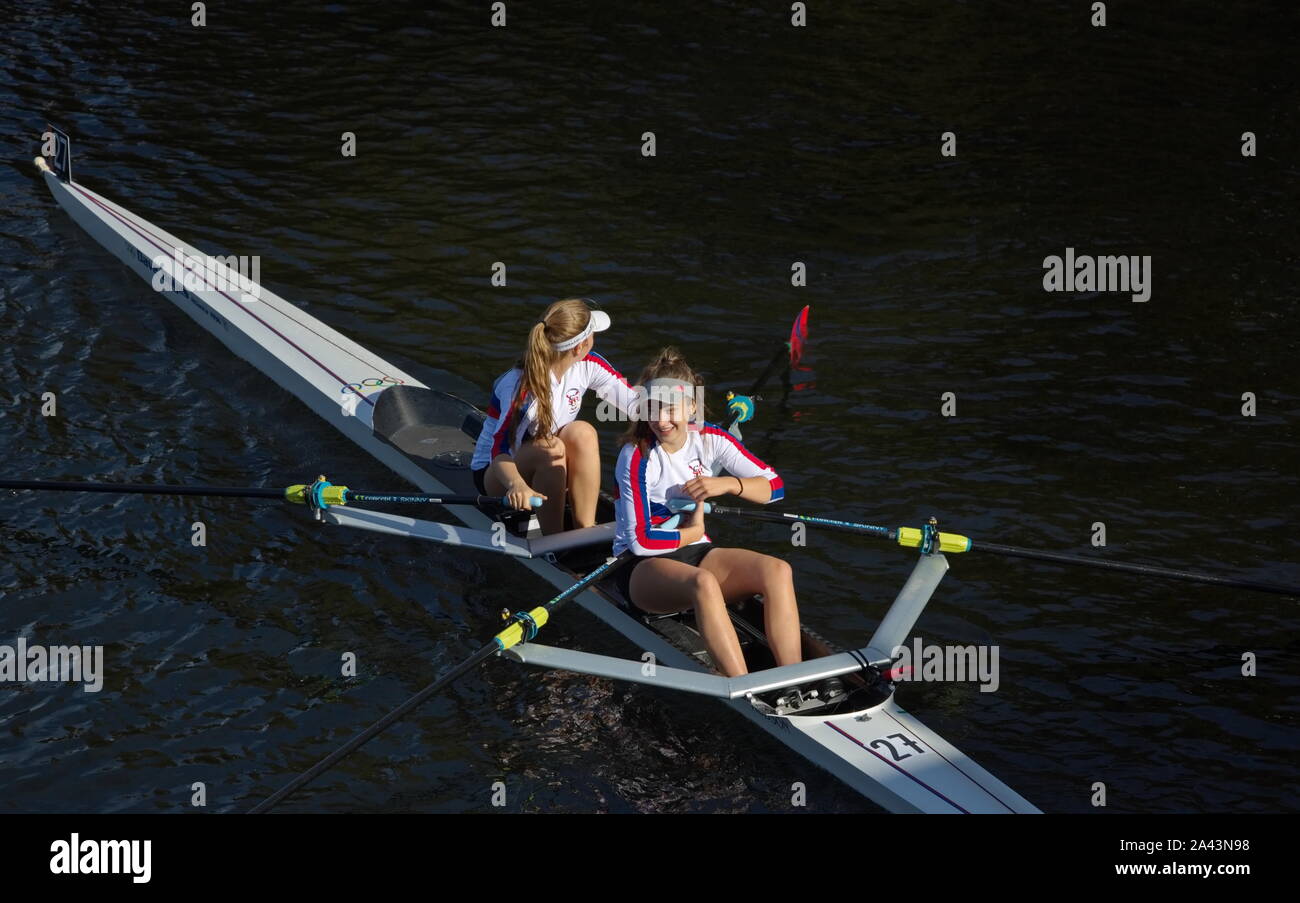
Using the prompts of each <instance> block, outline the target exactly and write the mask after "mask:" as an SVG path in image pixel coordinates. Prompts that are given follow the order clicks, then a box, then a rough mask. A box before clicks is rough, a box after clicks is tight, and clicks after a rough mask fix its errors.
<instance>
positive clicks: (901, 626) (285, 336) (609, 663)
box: [36, 132, 1038, 813]
mask: <svg viewBox="0 0 1300 903" xmlns="http://www.w3.org/2000/svg"><path fill="white" fill-rule="evenodd" d="M56 138H57V151H56V153H55V155H54V157H53V159H52V163H53V165H52V166H51V164H50V163H48V162H47V161H46V160H45V159H44V158H37V160H36V165H37V166H38V167H39V168H40V170H41V171H42V173H43V175H44V178H45V182H46V185H47V186H48V188H49V190H50V192H51V194H53V196H54V198H55V200H56V201H58V203H59V205H60V206H62V207H63V209H64V210H65V211H67V213H68V214H69V215H70V216H71V217H72V219H73V220H74V221H75V222H76V223H77V224H78V225H79V226H81V227H82V229H84V230H85V231H86V232H87V233H88V234H89V235H90V236H91V237H92V238H93V239H95V241H97V242H98V243H99V244H100V245H102V246H103V247H104V248H106V249H107V250H108V251H109V252H110V253H111V254H113V256H115V257H117V258H118V259H119V260H121V261H122V262H123V263H125V264H126V265H127V266H128V267H129V268H130V269H132V270H134V271H135V272H136V273H137V274H139V275H140V276H142V277H143V278H144V279H145V280H146V281H149V282H151V283H153V282H154V280H155V277H156V276H158V275H159V274H163V275H166V276H171V277H173V278H174V279H176V280H177V284H175V285H174V286H173V287H172V288H170V289H160V292H161V293H162V294H163V295H165V296H166V297H167V298H168V299H169V300H170V301H172V302H173V303H174V304H175V305H176V306H177V307H178V308H180V310H182V311H183V312H184V313H186V314H187V315H188V316H189V317H190V318H191V319H193V320H194V321H195V322H196V323H198V324H199V325H200V326H202V327H203V328H204V329H205V330H207V331H208V332H210V333H212V334H213V335H214V336H216V337H217V338H218V339H220V340H221V341H222V342H223V343H224V344H225V345H226V346H227V347H228V348H229V349H230V350H231V351H233V352H234V353H235V354H237V355H238V356H240V357H242V358H244V359H245V360H247V361H248V362H249V363H251V364H252V365H253V366H254V367H256V368H257V369H258V370H260V371H261V372H262V373H264V374H266V376H267V377H268V378H270V379H271V380H272V381H273V382H275V383H276V384H277V385H278V386H279V387H280V388H281V389H283V390H285V391H286V392H288V393H290V394H292V395H294V396H295V397H297V398H298V399H299V400H300V401H302V402H303V403H304V404H306V405H307V406H308V407H309V408H311V409H312V410H313V411H315V412H316V413H317V414H318V415H320V416H321V417H322V418H323V419H325V420H326V421H327V422H329V423H330V424H332V425H333V426H334V427H335V428H336V429H338V430H339V431H340V432H342V433H343V434H344V435H346V436H347V437H348V438H350V439H352V441H353V442H355V443H356V444H357V445H358V446H360V447H361V448H362V449H364V450H365V451H366V452H368V453H369V454H370V455H372V456H373V457H374V458H376V459H377V460H379V461H380V462H382V463H383V464H385V465H386V466H387V467H388V468H389V469H391V470H392V471H393V472H394V473H396V474H397V475H398V476H400V477H402V478H403V479H404V480H406V481H407V482H408V483H410V484H412V485H414V486H416V487H418V488H419V489H420V491H421V492H423V493H430V494H439V495H441V494H448V493H454V494H460V495H468V494H472V493H473V492H474V490H473V488H472V482H471V479H470V473H469V469H468V468H469V461H470V456H471V453H472V451H473V445H474V439H475V438H476V436H477V433H478V429H479V426H480V425H481V423H482V419H483V415H482V413H481V412H480V411H478V410H477V409H476V408H475V407H474V406H473V405H471V404H469V403H468V402H466V401H464V400H462V399H460V398H458V397H456V396H454V395H452V394H449V393H446V392H442V391H438V390H437V389H434V388H430V387H429V386H427V385H425V384H424V383H423V382H421V381H420V380H419V379H417V378H416V377H415V376H413V375H412V374H410V373H407V372H406V371H404V370H402V369H401V368H399V367H397V366H396V365H394V364H392V363H391V362H389V361H386V360H383V359H382V358H380V357H378V356H377V355H375V354H374V353H372V352H370V351H368V350H367V349H365V348H363V347H361V346H360V345H358V344H357V343H355V342H353V341H352V340H350V339H348V338H347V337H346V336H343V335H342V334H340V333H338V332H336V331H335V330H333V329H331V328H330V327H329V326H327V325H325V324H324V323H322V322H321V321H320V320H318V319H316V318H315V317H312V316H311V315H309V314H307V313H306V312H305V311H303V310H301V309H300V308H298V307H296V306H294V305H293V304H291V303H289V302H288V301H285V300H284V299H283V298H281V297H279V296H278V295H276V294H274V293H273V292H270V291H268V290H266V289H265V288H263V287H261V286H255V287H254V290H252V291H249V292H247V294H251V295H252V296H253V298H254V299H255V300H247V301H246V300H244V299H243V298H244V294H245V293H244V292H241V291H240V289H237V288H231V287H230V286H238V285H240V281H239V280H240V278H241V277H240V276H239V274H237V273H235V272H233V271H225V272H223V266H222V265H221V264H217V265H216V267H215V269H212V268H209V269H207V270H205V271H204V272H203V273H202V274H201V275H200V276H199V277H198V281H197V283H195V281H194V277H193V276H191V282H190V285H189V287H182V286H184V282H183V279H184V277H185V276H186V275H187V273H184V272H179V271H177V263H176V261H177V260H178V259H179V258H178V249H179V255H180V256H182V257H186V256H188V257H199V258H202V259H205V260H206V259H208V258H207V257H206V255H204V254H203V253H202V252H200V251H199V250H197V249H196V248H194V247H193V246H192V245H189V244H187V243H186V242H183V241H181V240H180V239H179V238H177V237H176V236H174V235H171V234H170V233H168V232H166V231H164V230H163V229H161V228H159V227H158V226H156V225H154V224H153V223H151V222H149V221H147V220H145V219H142V218H141V217H139V216H137V215H136V214H134V213H132V212H130V211H129V210H126V209H125V208H123V207H121V206H119V205H117V204H115V203H113V202H112V201H110V200H108V199H107V198H105V197H103V196H101V195H99V194H97V193H95V192H93V191H91V190H90V189H88V188H86V187H84V186H83V185H81V184H79V183H77V182H75V181H73V180H72V178H71V148H70V144H69V142H68V140H67V138H66V136H65V135H63V134H62V133H57V132H56ZM164 284H165V282H164ZM446 510H447V511H448V512H450V513H451V514H452V515H453V516H454V517H455V518H456V519H457V520H459V521H460V524H445V523H437V522H433V521H428V520H420V519H416V518H411V517H405V516H401V515H395V514H390V513H387V512H382V511H375V510H369V509H365V508H354V507H350V506H348V505H334V506H329V507H318V508H317V512H318V516H319V517H320V518H321V519H322V520H323V521H324V522H326V523H330V524H337V525H343V526H349V527H354V528H360V529H366V530H373V531H379V532H381V533H387V534H391V535H393V536H395V537H405V538H412V539H421V540H429V541H434V542H438V543H442V544H449V545H457V546H463V547H470V548H475V549H481V550H483V551H485V552H491V553H496V554H502V553H504V554H506V555H508V556H510V557H513V558H515V559H517V560H518V561H519V562H520V564H522V565H523V566H524V567H526V568H528V569H529V570H530V571H532V572H533V573H534V574H536V575H537V576H538V577H541V578H542V579H543V580H545V581H547V582H549V583H550V584H552V585H553V586H555V587H557V588H567V587H570V586H572V585H573V584H574V581H575V580H576V579H577V575H578V574H579V573H581V571H580V570H579V569H578V568H579V566H580V565H584V564H585V565H588V566H587V567H582V571H585V570H590V567H589V566H590V565H592V564H593V563H595V564H598V563H599V562H600V561H601V560H603V557H604V556H605V555H606V554H608V550H609V547H610V542H611V539H612V533H613V524H612V523H610V522H608V520H606V521H605V522H602V523H601V524H600V525H598V526H595V527H589V528H586V529H583V530H573V531H569V532H567V533H560V534H556V535H552V536H546V537H541V536H538V535H537V534H536V531H533V532H531V533H530V532H528V531H527V530H526V529H520V530H519V531H517V532H516V533H514V534H511V535H509V536H508V537H507V538H506V539H505V540H504V541H503V540H502V539H501V536H500V530H499V529H498V530H497V531H496V532H494V531H493V526H494V523H495V522H494V519H493V518H491V517H489V516H488V515H487V514H485V513H484V512H483V511H481V510H479V509H478V508H475V507H470V506H466V505H452V506H448V507H447V508H446ZM606 514H608V512H606ZM584 556H586V557H585V559H584ZM947 569H948V562H947V560H946V558H945V556H944V554H943V551H942V550H941V549H939V548H937V547H935V548H933V549H929V550H927V551H925V552H923V554H921V555H920V558H919V560H918V561H917V563H916V565H915V568H914V569H913V571H912V573H911V575H910V577H909V578H908V579H907V581H906V583H905V585H904V586H903V588H902V590H901V591H900V592H899V594H898V596H897V598H896V599H895V600H894V603H893V605H892V607H891V608H890V609H889V611H888V613H887V614H886V616H885V618H884V619H883V620H882V622H881V625H880V627H879V629H877V630H876V632H875V634H874V635H873V636H872V637H871V639H870V641H868V643H867V644H866V645H865V646H863V647H862V648H860V649H857V650H853V651H845V652H837V651H835V650H834V649H832V648H831V647H830V645H829V644H828V643H826V642H825V641H824V640H822V639H821V638H820V637H818V636H817V635H816V634H814V633H813V632H812V631H810V630H808V629H806V628H805V630H804V656H805V661H803V662H802V663H800V664H797V665H788V666H785V667H775V666H774V664H773V662H772V659H771V656H770V655H769V654H768V653H767V651H766V644H765V640H764V637H763V631H762V624H763V618H762V610H761V606H762V602H761V600H760V599H757V598H756V599H753V600H751V601H750V602H748V603H746V604H745V605H744V606H743V607H742V608H741V609H740V610H739V611H738V612H737V613H736V615H735V619H736V622H737V627H738V633H739V634H741V636H742V637H743V638H744V649H745V654H746V658H747V659H748V661H749V663H750V666H751V673H750V674H748V675H746V676H744V677H740V678H726V677H723V676H720V675H719V674H717V673H716V672H714V671H713V670H712V669H711V668H710V667H709V662H708V655H707V652H706V651H705V650H704V646H703V643H702V642H701V641H700V638H699V635H698V634H697V633H696V631H695V629H694V625H693V622H692V620H691V618H690V617H689V615H683V616H672V617H640V616H636V615H633V614H630V613H629V612H628V611H627V610H626V608H625V604H624V600H622V599H621V598H620V597H619V596H618V593H617V590H616V589H614V587H613V583H612V581H608V582H605V583H597V584H594V585H593V586H592V587H590V588H588V589H586V590H585V591H583V592H581V593H580V594H579V595H577V596H576V597H575V598H574V601H575V602H576V603H577V604H578V605H580V606H581V607H582V608H584V609H585V610H587V611H588V612H590V613H591V614H593V615H595V616H596V617H597V618H599V619H600V620H601V621H602V622H604V623H605V624H607V625H608V626H610V627H612V628H613V629H614V630H616V631H618V632H619V633H620V634H622V635H623V636H624V637H626V638H627V640H629V641H630V642H631V643H632V644H633V645H634V646H636V647H637V648H638V649H639V650H642V651H643V652H650V653H653V655H654V657H655V660H656V662H657V664H658V667H657V668H655V669H646V668H645V667H644V663H643V662H642V661H641V660H639V659H637V660H624V659H620V658H614V657H610V656H603V655H593V654H590V653H585V652H579V651H575V650H570V649H559V648H554V647H549V646H544V645H540V644H536V643H531V642H529V643H523V644H521V645H518V646H515V647H514V648H512V649H510V650H508V651H507V652H505V653H503V655H504V656H505V657H508V658H512V659H514V660H516V661H519V662H524V663H528V664H532V665H536V666H541V667H547V668H556V669H561V670H568V671H574V672H579V673H585V674H591V675H597V676H601V677H607V678H613V679H617V680H624V681H630V682H634V683H642V684H649V685H653V686H658V687H664V688H668V689H674V690H679V691H683V692H689V693H694V694H699V695H704V696H712V697H714V698H717V699H719V700H720V701H721V702H722V703H723V704H725V705H726V706H727V707H729V708H730V709H731V710H732V711H734V712H736V713H737V714H738V715H740V716H741V717H743V718H746V719H748V720H749V721H751V722H752V723H753V724H755V725H756V726H758V727H759V728H761V729H762V730H764V731H766V732H767V733H768V734H770V735H771V736H773V737H775V738H776V739H777V740H779V741H781V742H782V743H784V744H785V745H786V746H788V747H789V748H791V749H792V750H794V751H795V752H797V753H799V754H800V755H801V756H803V757H804V758H806V759H808V760H809V761H811V762H813V763H815V764H816V765H818V766H820V767H822V768H824V769H825V770H826V771H828V772H830V773H831V774H833V775H835V776H836V777H838V778H839V779H841V780H842V781H843V782H844V783H846V784H848V785H849V786H850V787H852V788H853V789H855V790H856V791H858V792H859V793H861V794H862V795H863V796H865V797H867V798H868V799H870V800H872V801H874V802H875V803H877V804H879V805H880V806H882V807H884V808H885V809H887V810H889V811H892V812H929V813H1033V812H1037V811H1038V810H1037V809H1036V808H1035V807H1034V806H1033V805H1032V804H1031V803H1029V802H1028V801H1027V800H1026V799H1025V798H1024V797H1022V796H1021V795H1020V794H1018V793H1016V792H1015V791H1014V790H1012V789H1011V788H1010V787H1008V786H1007V785H1006V784H1004V783H1003V782H1002V781H1000V780H998V779H997V778H996V777H994V776H993V775H992V774H990V773H989V772H988V771H986V770H985V769H984V768H982V767H980V766H979V765H978V764H976V763H975V762H974V761H973V760H971V759H970V758H969V757H968V756H966V755H965V754H964V753H962V752H961V751H960V750H958V749H956V748H955V747H954V746H952V744H950V743H948V742H947V741H945V740H944V739H943V738H942V737H940V736H939V735H938V734H936V733H935V732H934V731H932V730H930V729H929V728H928V727H926V726H925V725H924V724H923V723H921V722H920V721H919V720H918V719H917V718H915V717H914V716H913V715H912V714H910V713H909V712H907V711H906V710H904V709H903V708H902V707H901V706H900V705H899V704H898V702H897V700H896V699H895V694H894V690H895V685H894V683H893V682H892V681H891V680H890V679H889V677H888V672H887V668H888V664H889V660H890V655H891V652H892V650H893V649H895V648H896V647H897V646H901V645H903V643H904V642H905V641H906V639H907V638H908V636H909V635H910V633H911V630H912V627H913V625H914V624H915V623H916V620H917V618H918V617H919V616H920V614H921V612H922V610H923V609H924V607H925V605H926V604H927V602H928V601H929V600H930V597H931V594H932V593H933V592H934V590H935V588H936V587H937V586H938V585H939V582H940V581H941V580H942V579H943V576H944V573H945V572H946V571H947ZM831 677H839V678H840V679H841V680H842V681H843V683H844V685H845V689H846V692H845V693H844V694H842V695H839V696H836V697H834V698H831V699H822V698H819V696H818V695H817V694H816V693H812V692H804V691H805V690H808V689H810V688H812V687H815V686H819V685H822V684H823V682H825V681H826V680H827V679H828V678H831ZM774 690H777V691H785V690H789V691H792V692H789V693H783V694H778V695H779V697H780V702H779V704H778V705H777V707H775V708H774V707H773V706H772V705H770V704H769V702H770V701H771V700H770V699H769V701H764V700H762V699H760V698H759V696H760V694H768V693H770V692H771V691H774Z"/></svg>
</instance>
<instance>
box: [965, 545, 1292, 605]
mask: <svg viewBox="0 0 1300 903" xmlns="http://www.w3.org/2000/svg"><path fill="white" fill-rule="evenodd" d="M971 548H972V549H973V550H975V551H983V552H993V553H994V554H996V555H1007V556H1010V557H1012V558H1032V559H1034V560H1037V561H1050V562H1052V563H1053V564H1071V565H1076V566H1082V567H1093V568H1101V569H1102V570H1107V571H1122V572H1124V573H1126V574H1140V575H1142V576H1143V577H1165V578H1168V579H1170V580H1188V581H1191V582H1192V583H1208V584H1211V585H1214V586H1228V587H1233V588H1235V589H1252V590H1258V591H1259V592H1263V593H1276V594H1278V595H1280V596H1297V597H1300V586H1285V585H1283V584H1280V583H1263V582H1260V581H1257V580H1241V579H1239V578H1236V577H1219V576H1216V575H1215V574H1202V573H1200V572H1198V571H1184V570H1181V569H1178V568H1164V567H1156V566H1155V565H1151V564H1129V563H1127V562H1123V561H1107V560H1105V559H1103V558H1085V557H1083V556H1082V555H1066V554H1064V553H1062V552H1046V551H1040V550H1038V549H1023V548H1021V547H1019V546H1007V545H1002V544H1000V543H996V542H973V543H972V545H971Z"/></svg>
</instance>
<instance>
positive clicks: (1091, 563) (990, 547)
mask: <svg viewBox="0 0 1300 903" xmlns="http://www.w3.org/2000/svg"><path fill="white" fill-rule="evenodd" d="M670 507H672V508H673V510H674V511H676V510H689V509H688V508H687V506H685V505H684V504H683V505H671V504H670ZM710 509H711V510H712V512H713V513H715V514H730V515H735V516H738V517H748V518H752V519H754V520H764V521H775V522H778V523H805V524H810V525H812V526H815V527H825V528H827V529H831V530H841V531H844V532H848V533H857V534H860V535H867V536H874V537H877V538H880V539H891V540H896V541H897V542H898V544H899V545H901V546H907V547H909V548H918V547H919V546H920V545H921V543H922V542H924V533H923V532H922V531H921V530H919V529H917V528H915V527H898V528H897V529H891V528H889V527H879V526H876V525H875V524H859V523H853V522H852V521H842V520H835V519H833V518H828V517H813V516H811V515H807V514H794V513H791V512H781V511H763V510H761V509H752V508H733V507H728V506H724V505H710ZM710 509H706V511H708V510H710ZM938 542H939V550H940V551H943V552H958V553H959V552H969V551H980V552H991V553H993V554H994V555H1006V556H1009V557H1013V558H1032V559H1035V560H1038V561H1050V562H1053V563H1054V564H1070V565H1077V566H1080V567H1092V568H1100V569H1102V570H1108V571H1121V572H1123V573H1127V574H1140V575H1141V576H1143V577H1162V578H1166V579H1169V580H1186V581H1189V582H1192V583H1207V584H1210V585H1212V586H1227V587H1232V588H1235V589H1250V590H1258V591H1259V592H1264V593H1276V594H1277V595H1280V596H1295V597H1297V598H1300V586H1287V585H1285V584H1280V583H1266V582H1263V581H1259V580H1242V579H1240V578H1237V577H1220V576H1217V575H1215V574H1203V573H1200V572H1199V571H1185V570H1182V569H1181V568H1165V567H1157V566H1156V565H1151V564H1128V563H1126V562H1122V561H1108V560H1106V559H1104V558H1085V557H1084V556H1082V555H1067V554H1065V553H1064V552H1049V551H1040V550H1038V549H1025V548H1021V547H1020V546H1008V545H1003V544H1001V543H996V542H976V541H975V540H972V539H969V538H968V537H965V536H962V535H960V534H957V533H939V534H938Z"/></svg>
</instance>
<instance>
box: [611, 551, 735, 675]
mask: <svg viewBox="0 0 1300 903" xmlns="http://www.w3.org/2000/svg"><path fill="white" fill-rule="evenodd" d="M713 554H716V553H712V554H711V555H710V556H709V557H712V555H713ZM705 560H706V561H707V560H708V559H707V558H706V559H705ZM628 592H629V593H630V594H631V596H632V601H633V602H634V603H636V605H637V607H639V608H642V609H644V610H645V611H648V612H652V613H654V614H670V613H673V612H678V611H686V610H687V609H690V608H693V609H695V623H696V625H697V626H698V627H699V628H700V635H701V636H703V637H704V645H705V646H707V647H708V650H709V655H710V656H711V657H712V658H713V662H714V664H715V665H717V667H718V670H719V671H721V672H722V673H723V674H725V675H727V676H728V677H739V676H740V675H742V674H748V673H749V669H748V668H747V667H746V666H745V655H744V653H743V652H741V651H740V640H739V639H738V638H737V637H736V629H735V628H734V627H732V626H731V619H730V618H729V617H728V616H727V603H726V601H725V600H724V599H723V598H722V589H721V587H719V586H718V581H717V580H716V579H715V578H714V576H713V575H712V574H710V573H709V572H708V571H706V570H704V569H703V568H697V567H693V566H692V565H689V564H684V563H682V562H680V561H668V560H662V561H660V560H656V559H653V558H651V559H648V560H646V561H643V562H642V563H641V564H639V565H637V568H636V571H634V572H633V574H632V580H631V581H630V582H629V584H628Z"/></svg>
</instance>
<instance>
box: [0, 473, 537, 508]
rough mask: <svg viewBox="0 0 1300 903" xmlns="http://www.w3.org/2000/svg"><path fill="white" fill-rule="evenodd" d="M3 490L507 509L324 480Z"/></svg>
mask: <svg viewBox="0 0 1300 903" xmlns="http://www.w3.org/2000/svg"><path fill="white" fill-rule="evenodd" d="M0 489H37V490H54V491H58V492H109V493H120V494H123V495H127V494H132V493H134V494H138V495H198V496H210V497H213V498H237V499H283V500H286V501H290V502H293V503H294V504H297V505H308V504H310V505H312V506H313V507H317V508H328V507H330V506H331V505H346V504H348V503H350V502H370V503H372V504H408V503H409V504H428V505H475V506H478V507H484V506H489V505H501V506H507V505H509V504H510V502H509V501H508V500H507V499H504V498H496V497H494V496H490V495H434V494H430V493H406V494H401V495H397V494H393V493H384V492H362V491H361V490H358V489H349V488H348V487H346V486H335V485H334V484H332V483H330V482H329V481H328V480H326V479H325V478H324V477H321V478H320V479H319V480H317V481H316V482H314V483H298V484H295V485H293V486H288V487H286V488H284V489H265V488H261V487H258V486H200V485H193V486H176V485H167V484H163V483H75V482H61V481H52V480H0ZM532 503H533V507H534V508H539V507H541V504H542V500H541V498H540V497H539V496H533V499H532Z"/></svg>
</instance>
